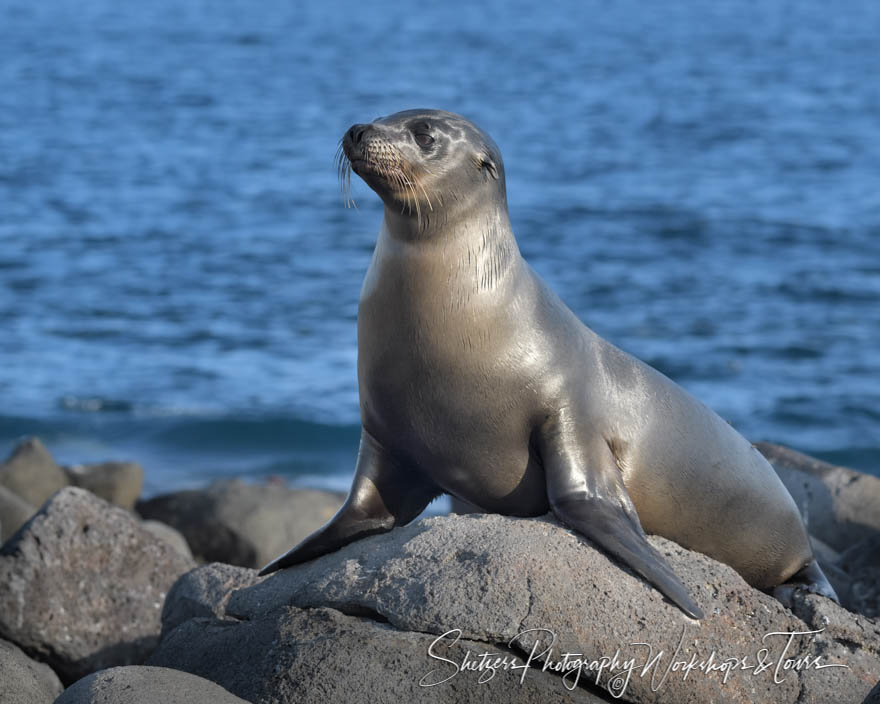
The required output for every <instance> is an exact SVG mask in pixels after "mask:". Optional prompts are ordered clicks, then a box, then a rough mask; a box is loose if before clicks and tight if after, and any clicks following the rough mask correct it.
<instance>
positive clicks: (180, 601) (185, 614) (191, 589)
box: [162, 562, 260, 637]
mask: <svg viewBox="0 0 880 704" xmlns="http://www.w3.org/2000/svg"><path fill="white" fill-rule="evenodd" d="M259 579H260V578H259V577H258V576H257V572H256V570H251V569H248V568H247V567H236V566H235V565H226V564H223V563H222V562H212V563H211V564H209V565H203V566H201V567H197V568H196V569H194V570H191V571H189V572H187V573H186V574H185V575H183V576H182V577H181V578H180V579H178V580H177V581H176V582H175V583H174V586H173V587H172V588H171V591H170V592H169V593H168V596H167V597H166V598H165V606H164V607H163V609H162V635H163V637H164V636H165V635H167V634H168V633H169V632H170V631H172V630H174V629H175V628H177V626H179V625H180V624H181V623H183V622H184V621H188V620H189V619H191V618H198V617H210V616H213V617H216V618H224V617H225V616H226V602H227V601H228V600H229V596H230V594H231V593H232V592H233V591H234V590H236V589H242V588H244V587H249V586H251V585H253V584H256V583H257V582H258V581H259Z"/></svg>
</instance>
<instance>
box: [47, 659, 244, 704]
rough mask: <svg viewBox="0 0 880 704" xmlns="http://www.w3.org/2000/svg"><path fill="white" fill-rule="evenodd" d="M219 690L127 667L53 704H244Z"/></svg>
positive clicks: (100, 675) (175, 674) (196, 680)
mask: <svg viewBox="0 0 880 704" xmlns="http://www.w3.org/2000/svg"><path fill="white" fill-rule="evenodd" d="M243 702H244V700H243V699H239V698H238V697H236V696H235V695H234V694H230V693H229V692H227V691H226V690H225V689H223V688H222V687H220V686H218V685H216V684H214V683H213V682H209V681H208V680H205V679H202V678H201V677H196V676H195V675H191V674H189V673H187V672H180V671H179V670H171V669H168V668H166V667H147V666H136V665H134V666H128V667H114V668H111V669H109V670H101V671H100V672H96V673H94V674H92V675H89V676H88V677H84V678H82V679H81V680H80V681H79V682H77V683H76V684H75V685H73V686H72V687H70V688H69V689H68V690H66V691H65V692H64V694H62V695H61V696H60V697H59V698H58V699H57V700H56V704H243Z"/></svg>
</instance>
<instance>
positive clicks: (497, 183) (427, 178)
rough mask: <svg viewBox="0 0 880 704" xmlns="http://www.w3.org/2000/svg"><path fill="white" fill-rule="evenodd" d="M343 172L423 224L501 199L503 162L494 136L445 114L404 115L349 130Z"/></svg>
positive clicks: (343, 150)
mask: <svg viewBox="0 0 880 704" xmlns="http://www.w3.org/2000/svg"><path fill="white" fill-rule="evenodd" d="M339 167H340V174H341V176H342V178H343V181H344V183H347V179H348V174H349V169H350V170H351V171H354V172H355V173H356V174H357V175H358V176H360V177H361V178H362V179H363V180H364V181H365V182H366V183H367V185H368V186H369V187H370V188H372V189H373V190H374V191H375V192H376V193H377V194H378V195H379V197H380V198H381V199H382V201H383V202H384V203H385V206H386V208H388V209H389V210H392V211H394V212H397V213H400V214H401V215H404V216H411V217H413V218H415V219H416V220H417V222H418V223H419V224H420V225H421V224H427V223H428V222H430V221H432V220H433V221H438V220H440V221H448V220H449V219H450V216H451V215H453V214H454V212H455V211H458V210H462V209H467V210H470V211H472V210H473V207H474V206H475V205H479V204H480V203H497V202H499V199H500V202H501V203H502V204H503V205H504V207H505V209H506V205H507V203H506V201H507V198H506V192H505V185H504V164H503V163H502V161H501V152H500V151H499V149H498V147H497V146H496V144H495V142H493V141H492V138H491V137H489V135H487V134H486V133H485V132H483V131H482V130H481V129H480V128H479V127H477V126H476V125H474V124H473V123H472V122H469V121H468V120H466V119H465V118H463V117H461V116H459V115H455V114H454V113H451V112H444V111H442V110H405V111H403V112H398V113H394V114H393V115H389V116H388V117H380V118H378V119H376V120H374V121H373V122H370V123H366V124H357V125H352V126H351V128H349V130H348V131H347V132H346V133H345V136H344V137H343V138H342V145H341V151H340V155H339Z"/></svg>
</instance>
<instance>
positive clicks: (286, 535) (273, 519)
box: [137, 480, 345, 567]
mask: <svg viewBox="0 0 880 704" xmlns="http://www.w3.org/2000/svg"><path fill="white" fill-rule="evenodd" d="M344 499H345V496H344V495H342V494H337V493H333V492H327V491H313V490H307V489H301V490H297V489H288V488H287V487H285V486H278V485H275V484H263V485H256V484H246V483H245V482H243V481H240V480H222V481H217V482H214V483H213V484H211V485H210V486H209V487H208V488H207V489H198V490H188V491H179V492H175V493H173V494H166V495H164V496H158V497H156V498H154V499H150V500H149V501H142V502H140V503H138V505H137V511H138V513H140V515H141V516H143V517H144V518H149V519H154V520H157V521H162V522H163V523H167V524H168V525H170V526H173V527H174V528H176V529H177V530H179V531H180V532H181V533H183V535H184V536H185V537H186V541H187V542H188V543H189V546H190V548H191V549H192V551H193V554H194V555H195V556H196V559H198V560H202V561H204V562H226V563H229V564H233V565H240V566H242V567H262V566H263V565H265V564H266V563H267V562H269V561H270V560H272V559H273V558H275V557H277V556H278V555H279V554H281V553H283V552H285V551H286V550H288V549H290V548H291V547H293V546H294V545H296V544H297V543H298V542H300V541H301V540H302V539H303V538H305V537H306V536H308V535H309V534H310V533H311V532H312V531H314V530H316V529H317V528H320V527H321V526H322V525H323V524H324V523H325V522H326V521H327V520H328V519H329V518H330V517H331V516H333V514H334V513H336V511H337V509H338V508H339V507H340V506H341V505H342V502H343V500H344Z"/></svg>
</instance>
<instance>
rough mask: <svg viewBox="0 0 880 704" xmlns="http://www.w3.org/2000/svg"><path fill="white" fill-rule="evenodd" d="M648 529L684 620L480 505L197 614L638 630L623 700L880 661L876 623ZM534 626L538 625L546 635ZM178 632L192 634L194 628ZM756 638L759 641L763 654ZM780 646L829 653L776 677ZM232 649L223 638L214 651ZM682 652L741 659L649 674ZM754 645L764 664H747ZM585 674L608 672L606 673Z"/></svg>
mask: <svg viewBox="0 0 880 704" xmlns="http://www.w3.org/2000/svg"><path fill="white" fill-rule="evenodd" d="M650 541H651V543H652V544H653V545H654V546H655V547H656V548H657V549H658V550H659V551H660V552H661V553H663V554H664V555H665V556H666V558H667V559H668V561H669V563H670V564H671V566H672V568H673V569H674V570H675V572H676V574H677V575H678V576H679V577H680V578H681V580H682V581H683V582H684V584H685V585H687V586H688V587H689V589H690V590H691V593H692V595H693V596H694V598H695V600H696V602H697V603H698V604H699V605H700V606H701V607H702V608H703V610H704V611H705V612H706V614H707V617H706V618H705V619H704V620H702V621H700V622H694V621H691V620H690V619H688V618H687V617H686V616H684V615H683V614H682V613H681V612H680V611H679V610H678V609H677V608H676V607H675V606H673V605H672V604H670V603H669V602H667V601H665V600H664V599H663V597H662V596H661V595H660V594H659V592H657V591H656V590H655V589H653V588H652V587H651V586H650V585H648V584H647V583H646V582H644V581H643V580H641V579H638V578H636V577H634V576H633V575H632V574H630V573H629V572H628V571H627V570H625V569H623V568H621V567H620V566H619V565H618V564H616V563H614V562H613V561H611V560H610V559H609V558H608V557H606V556H605V555H604V553H601V552H599V551H597V550H595V549H594V548H592V547H591V546H590V544H589V543H587V542H585V541H584V540H582V539H580V538H579V537H577V536H576V535H574V534H572V533H570V532H569V531H567V530H565V529H564V528H562V527H561V526H559V525H558V524H557V523H555V522H554V521H552V520H550V519H541V520H534V519H532V520H527V519H515V518H509V517H502V516H496V515H485V516H473V517H472V516H451V517H437V518H432V519H427V520H423V521H420V522H418V523H415V524H412V525H410V526H406V527H404V528H400V529H396V530H394V531H392V532H391V533H388V534H385V535H380V536H373V537H370V538H366V539H364V540H361V541H358V542H356V543H353V544H351V545H349V546H347V547H345V548H343V549H341V550H339V551H338V552H336V553H332V554H330V555H326V556H324V557H322V558H319V559H317V560H314V561H312V562H309V563H305V564H303V565H299V566H297V567H294V568H290V569H288V570H284V571H281V572H279V573H277V574H275V575H272V576H270V577H269V578H267V579H265V580H263V581H261V582H260V583H258V584H256V585H255V586H252V587H249V588H247V589H244V590H241V591H238V592H235V593H233V595H232V596H231V598H230V600H229V602H228V604H227V607H226V609H227V614H226V615H227V618H229V617H234V618H239V619H243V620H244V621H243V623H242V624H239V625H224V626H216V625H212V626H211V628H227V629H229V631H230V632H237V630H238V629H239V628H241V629H247V628H254V627H256V626H254V625H253V624H257V623H259V624H265V623H266V622H267V620H268V619H270V614H272V615H274V614H278V613H284V609H285V608H287V607H288V606H294V607H298V608H306V609H314V608H321V607H325V608H327V607H329V608H332V609H336V610H338V611H340V612H343V613H346V614H350V615H352V616H359V615H361V616H362V615H364V614H370V615H372V616H373V618H374V619H377V620H387V622H388V624H389V625H390V626H392V627H393V628H395V629H397V630H399V631H412V632H419V633H422V634H435V635H440V634H443V633H446V632H447V631H449V630H450V629H455V628H459V629H461V630H462V632H463V633H462V637H463V638H465V639H468V640H471V641H476V642H480V643H486V644H504V643H509V642H510V641H511V640H512V639H514V638H516V637H517V636H518V635H519V634H523V633H524V632H527V633H526V634H525V635H522V636H520V637H519V639H518V640H517V641H516V642H515V643H514V646H513V647H514V649H515V650H516V651H517V652H519V653H520V654H525V653H528V652H530V649H531V648H532V646H533V645H534V643H535V637H536V634H537V633H538V632H531V633H528V631H529V629H547V631H550V632H552V633H554V634H555V635H556V637H557V639H558V640H557V641H556V646H555V650H554V656H555V657H559V654H560V653H562V652H565V651H568V652H574V653H583V654H584V655H585V657H586V658H587V659H588V660H591V661H599V660H600V658H601V657H602V656H607V657H611V656H612V655H613V654H614V653H615V652H616V651H618V650H619V652H620V654H621V658H623V659H626V658H634V659H635V661H636V665H641V664H644V662H645V660H646V659H647V658H646V656H647V654H648V647H647V646H636V645H632V644H635V643H648V644H650V646H651V647H652V648H653V651H652V654H653V655H657V653H658V652H659V651H660V650H662V651H663V655H662V657H661V658H660V659H659V661H658V662H657V664H655V666H654V668H653V669H651V670H649V671H648V672H647V673H645V674H644V676H642V671H641V669H638V670H636V671H635V672H633V673H632V676H631V677H630V679H629V681H628V683H627V686H626V690H625V696H624V700H625V701H634V702H659V701H675V702H681V703H684V702H707V701H724V702H749V703H751V702H764V701H767V702H770V701H772V702H774V703H778V704H782V703H785V702H795V701H797V702H799V704H803V703H805V702H821V703H824V702H829V701H835V702H861V701H862V699H863V698H864V697H865V695H866V694H867V693H868V691H869V690H870V688H871V687H872V686H873V684H874V681H875V678H876V673H877V672H880V626H878V624H877V623H875V622H873V621H871V620H869V619H867V618H865V617H863V616H858V615H854V614H851V613H849V612H847V611H846V610H844V609H842V608H840V607H839V606H837V605H836V604H834V603H833V602H831V601H829V600H827V599H824V598H822V597H818V596H815V595H807V596H800V595H799V596H798V597H797V599H796V609H795V613H792V611H789V610H787V609H785V608H783V607H782V605H781V604H780V603H779V602H777V601H776V600H775V599H773V598H771V597H769V596H767V595H765V594H763V593H762V592H759V591H757V590H754V589H752V588H751V587H749V586H748V585H747V584H746V583H745V582H744V581H743V580H742V578H741V577H740V576H739V575H738V574H737V573H736V572H734V571H733V569H731V568H730V567H727V566H726V565H722V564H720V563H718V562H715V561H713V560H711V559H710V558H708V557H706V556H704V555H700V554H698V553H693V552H690V551H688V550H685V549H683V548H681V547H680V546H678V545H676V544H675V543H673V542H671V541H668V540H665V539H663V538H659V537H651V538H650ZM275 618H277V616H275ZM187 625H188V624H184V625H183V626H181V627H180V628H185V627H186V626H187ZM263 627H264V626H263ZM178 630H180V629H178ZM547 631H543V632H542V633H544V634H545V635H546V636H547V637H549V634H548V633H547ZM801 631H803V632H807V631H817V632H816V633H809V634H803V635H798V636H793V637H792V640H793V643H792V646H791V647H790V648H788V649H787V650H786V645H787V640H788V639H787V637H786V636H783V635H768V634H772V633H796V632H801ZM176 633H177V632H176V631H175V634H176ZM765 636H766V637H765ZM179 637H181V638H182V636H179ZM190 644H191V645H192V646H193V647H194V648H196V649H198V648H199V647H200V646H199V645H198V644H197V642H196V641H195V640H194V639H193V640H191V641H190ZM163 647H164V646H163ZM205 647H207V646H205ZM762 648H768V649H769V650H768V653H767V655H766V656H763V658H762V656H761V655H760V650H761V649H762ZM676 651H677V654H676ZM783 653H785V657H791V656H792V655H793V654H797V655H798V656H801V655H809V656H810V657H813V658H815V657H819V658H820V664H825V665H828V664H831V665H835V666H833V667H825V668H822V669H819V668H816V667H815V663H813V665H811V666H810V667H809V668H803V667H802V669H801V670H800V671H794V670H791V669H789V670H787V671H782V672H780V673H779V674H778V677H777V678H778V679H780V680H781V681H778V682H776V681H774V667H775V663H776V661H777V660H780V659H782V660H783V661H784V658H783ZM713 654H714V655H713ZM240 656H241V653H239V652H236V651H230V654H229V656H228V657H229V658H235V657H240ZM194 657H195V656H194ZM692 657H693V658H694V660H695V662H697V663H698V662H699V661H700V660H706V659H708V658H710V657H713V658H714V663H715V665H716V666H717V665H719V664H720V663H721V662H722V661H723V662H727V663H728V667H729V666H730V663H731V662H733V661H732V660H728V658H737V659H738V661H739V662H740V663H743V662H745V663H746V664H747V665H748V664H751V665H752V666H753V669H751V670H748V669H742V668H741V667H740V668H739V669H735V670H732V671H731V672H730V673H729V676H728V679H727V682H726V683H724V682H723V674H722V673H721V672H718V671H711V672H708V673H706V672H701V671H699V670H694V671H692V672H690V674H689V675H688V676H687V677H684V676H683V675H682V674H681V672H676V671H673V672H670V675H669V676H668V677H667V678H666V679H665V680H663V684H662V686H659V687H657V686H656V685H657V683H658V682H660V680H661V679H662V678H663V674H664V672H665V671H666V668H667V666H669V665H670V664H671V662H672V661H673V660H675V661H678V660H685V661H690V659H691V658H692ZM757 658H762V662H764V663H767V662H772V663H774V666H773V667H769V668H767V669H765V670H762V671H760V672H756V670H755V669H754V665H755V663H756V659H757ZM744 659H745V660H744ZM427 664H428V663H427V660H422V661H421V662H420V663H419V665H420V667H424V666H425V665H427ZM837 665H839V666H840V667H838V666H837ZM226 666H228V667H230V668H232V667H234V664H233V663H231V662H228V661H227V662H226ZM201 674H203V676H204V673H201ZM652 675H654V677H655V680H654V683H653V684H654V685H655V686H654V687H652V680H651V676H652ZM599 683H600V684H601V685H604V686H607V685H609V684H610V683H611V682H610V680H609V678H608V677H607V674H606V676H605V677H604V678H603V677H600V680H599ZM230 689H232V690H233V691H236V690H235V689H234V688H233V687H230Z"/></svg>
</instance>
